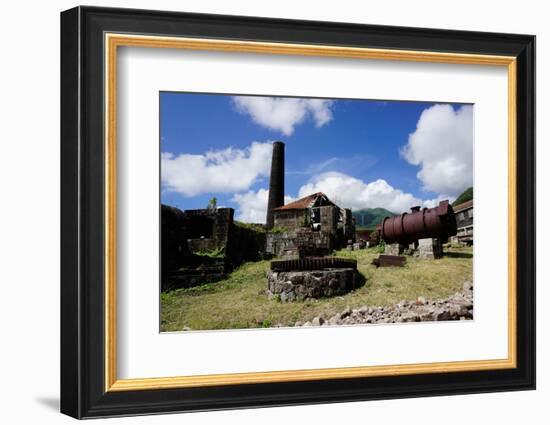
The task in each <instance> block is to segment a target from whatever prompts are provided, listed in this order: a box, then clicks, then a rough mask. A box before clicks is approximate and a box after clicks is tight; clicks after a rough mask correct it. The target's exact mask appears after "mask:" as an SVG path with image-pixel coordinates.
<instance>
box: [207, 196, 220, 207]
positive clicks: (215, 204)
mask: <svg viewBox="0 0 550 425" xmlns="http://www.w3.org/2000/svg"><path fill="white" fill-rule="evenodd" d="M206 208H207V209H209V210H215V209H217V208H218V199H217V198H216V197H215V196H214V197H213V198H211V199H210V201H208V205H207V206H206Z"/></svg>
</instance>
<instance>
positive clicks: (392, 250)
mask: <svg viewBox="0 0 550 425" xmlns="http://www.w3.org/2000/svg"><path fill="white" fill-rule="evenodd" d="M405 248H406V245H402V244H400V243H390V244H386V248H385V249H384V254H386V255H401V254H403V251H404V250H405Z"/></svg>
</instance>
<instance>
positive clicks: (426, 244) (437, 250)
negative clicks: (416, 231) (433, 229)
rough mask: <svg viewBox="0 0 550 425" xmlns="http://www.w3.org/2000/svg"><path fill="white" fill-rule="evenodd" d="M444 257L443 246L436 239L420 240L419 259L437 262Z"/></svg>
mask: <svg viewBox="0 0 550 425" xmlns="http://www.w3.org/2000/svg"><path fill="white" fill-rule="evenodd" d="M441 257H443V246H442V245H441V241H440V240H439V239H436V238H427V239H419V240H418V258H422V259H427V260H435V259H437V258H441Z"/></svg>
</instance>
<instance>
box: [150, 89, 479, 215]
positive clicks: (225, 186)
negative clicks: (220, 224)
mask: <svg viewBox="0 0 550 425" xmlns="http://www.w3.org/2000/svg"><path fill="white" fill-rule="evenodd" d="M160 112H161V115H160V117H161V119H160V137H161V140H160V146H161V175H162V181H161V202H162V203H164V204H168V205H173V206H176V207H178V208H180V209H194V208H204V207H206V205H207V203H208V200H209V199H210V198H212V197H213V196H215V197H216V198H217V199H218V205H220V206H227V207H232V208H235V210H236V216H237V218H238V219H241V220H244V221H260V222H261V221H263V219H262V215H263V214H265V212H264V211H265V206H264V203H265V200H266V199H267V191H266V190H267V188H268V185H269V177H268V176H269V161H270V159H271V156H270V153H271V150H270V145H269V144H270V143H271V142H273V141H275V140H282V141H283V142H285V145H286V156H285V160H286V176H285V177H286V180H285V193H286V195H287V196H288V198H287V200H288V201H290V200H291V199H292V198H298V197H300V196H305V195H307V194H308V193H309V192H310V191H319V190H320V191H323V192H325V193H327V195H328V196H329V197H331V198H333V200H335V201H336V202H337V203H340V204H341V205H342V206H346V207H351V208H353V209H358V208H363V207H372V208H374V207H384V208H388V209H390V210H392V211H394V212H400V211H401V210H406V209H407V208H409V207H410V206H412V205H413V204H422V205H427V206H431V205H433V204H434V202H437V201H438V200H440V199H443V198H449V199H451V200H452V198H454V197H456V196H457V195H458V194H459V193H460V192H462V190H463V189H465V188H466V187H467V186H468V185H471V184H472V174H473V173H472V169H473V164H472V160H473V154H472V149H473V148H472V145H473V140H472V139H473V128H472V126H473V108H472V106H471V105H460V104H434V103H431V102H430V103H428V102H401V101H371V100H344V99H342V100H338V99H334V100H333V99H304V98H273V97H256V96H230V95H215V94H193V93H174V92H161V93H160ZM334 198H335V199H334ZM264 218H265V217H264Z"/></svg>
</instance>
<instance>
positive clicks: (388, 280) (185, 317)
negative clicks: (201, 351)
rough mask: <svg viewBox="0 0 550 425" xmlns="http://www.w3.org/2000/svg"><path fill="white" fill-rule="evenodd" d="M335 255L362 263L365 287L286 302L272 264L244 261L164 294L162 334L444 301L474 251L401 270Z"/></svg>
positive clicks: (414, 262)
mask: <svg viewBox="0 0 550 425" xmlns="http://www.w3.org/2000/svg"><path fill="white" fill-rule="evenodd" d="M334 254H335V255H338V256H342V257H350V258H355V259H357V266H358V270H359V272H360V273H362V274H363V275H364V276H365V277H366V283H365V285H363V286H362V287H360V288H358V289H356V290H354V291H352V292H350V293H348V294H346V295H344V296H340V297H334V298H325V299H320V300H311V301H306V302H292V303H281V302H280V301H276V300H268V298H267V296H266V294H265V290H266V287H267V280H266V272H267V270H268V268H269V261H259V262H255V263H245V264H243V265H242V266H241V267H239V268H238V269H237V270H235V271H234V272H233V273H231V274H230V275H229V276H228V278H227V279H225V280H222V281H220V282H216V283H210V284H206V285H202V286H199V287H194V288H188V289H178V290H175V291H171V292H168V293H162V294H161V330H162V331H163V332H166V331H181V330H183V329H184V328H186V327H187V328H191V329H193V330H205V329H238V328H241V329H242V328H258V327H271V326H275V325H283V326H294V323H296V322H297V321H302V322H306V321H310V320H311V319H313V318H314V317H316V316H322V317H323V318H325V319H326V318H329V317H331V316H333V315H334V314H336V313H337V312H341V311H342V310H344V309H345V308H347V307H351V308H356V307H360V306H364V305H370V306H388V305H391V304H396V303H398V302H399V301H403V300H415V299H416V298H417V297H419V296H423V297H425V298H427V299H437V298H445V297H448V296H450V295H452V294H454V293H455V292H458V291H460V290H462V285H463V283H464V281H466V280H471V279H472V248H447V249H446V254H445V256H444V258H442V259H440V260H436V261H433V260H419V259H416V258H412V257H407V265H406V266H405V267H402V268H400V267H387V268H378V269H377V268H376V267H374V266H373V265H371V262H372V260H373V258H375V257H377V256H378V252H377V251H376V248H371V249H364V250H360V251H346V250H342V251H337V252H335V253H334Z"/></svg>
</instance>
